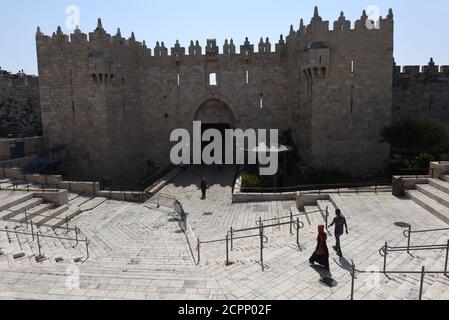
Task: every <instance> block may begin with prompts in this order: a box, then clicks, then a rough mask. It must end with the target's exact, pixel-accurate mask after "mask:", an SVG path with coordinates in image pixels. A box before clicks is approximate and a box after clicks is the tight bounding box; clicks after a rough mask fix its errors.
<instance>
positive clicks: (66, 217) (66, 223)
mask: <svg viewBox="0 0 449 320" xmlns="http://www.w3.org/2000/svg"><path fill="white" fill-rule="evenodd" d="M65 227H66V230H67V233H69V217H68V216H67V215H66V216H65Z"/></svg>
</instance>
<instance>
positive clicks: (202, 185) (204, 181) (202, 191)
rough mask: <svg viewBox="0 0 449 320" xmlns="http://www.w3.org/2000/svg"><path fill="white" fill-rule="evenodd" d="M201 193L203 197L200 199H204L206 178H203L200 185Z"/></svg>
mask: <svg viewBox="0 0 449 320" xmlns="http://www.w3.org/2000/svg"><path fill="white" fill-rule="evenodd" d="M200 188H201V193H202V195H203V197H202V199H206V191H207V179H206V177H203V179H202V180H201V184H200Z"/></svg>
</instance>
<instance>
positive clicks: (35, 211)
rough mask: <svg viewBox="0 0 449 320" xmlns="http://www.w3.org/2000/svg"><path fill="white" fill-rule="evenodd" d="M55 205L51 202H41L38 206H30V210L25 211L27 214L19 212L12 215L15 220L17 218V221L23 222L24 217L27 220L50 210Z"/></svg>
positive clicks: (24, 220)
mask: <svg viewBox="0 0 449 320" xmlns="http://www.w3.org/2000/svg"><path fill="white" fill-rule="evenodd" d="M54 207H55V205H54V204H53V203H41V204H39V205H38V206H36V207H34V208H32V209H31V210H28V211H27V215H26V216H25V213H23V212H22V213H20V214H18V215H17V216H15V217H14V219H15V220H17V221H18V222H19V223H25V222H26V219H27V218H28V220H31V219H34V218H35V217H36V216H38V215H40V214H42V213H44V212H47V211H50V210H52V209H53V208H54Z"/></svg>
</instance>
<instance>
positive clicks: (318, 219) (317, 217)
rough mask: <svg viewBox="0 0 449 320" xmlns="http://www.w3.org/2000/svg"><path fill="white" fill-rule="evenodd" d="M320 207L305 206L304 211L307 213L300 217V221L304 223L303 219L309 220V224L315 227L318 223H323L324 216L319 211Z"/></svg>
mask: <svg viewBox="0 0 449 320" xmlns="http://www.w3.org/2000/svg"><path fill="white" fill-rule="evenodd" d="M319 210H320V208H319V207H318V206H305V207H304V212H305V213H306V214H307V215H306V216H303V217H301V218H302V219H301V220H302V221H303V222H304V223H305V221H304V220H306V221H309V224H310V225H311V226H312V227H317V226H318V225H321V224H325V223H326V221H325V218H326V217H323V216H322V214H321V212H317V211H319Z"/></svg>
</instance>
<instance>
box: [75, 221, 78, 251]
mask: <svg viewBox="0 0 449 320" xmlns="http://www.w3.org/2000/svg"><path fill="white" fill-rule="evenodd" d="M75 237H76V245H75V246H77V245H78V227H77V226H75Z"/></svg>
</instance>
